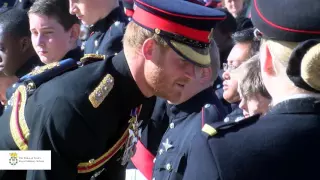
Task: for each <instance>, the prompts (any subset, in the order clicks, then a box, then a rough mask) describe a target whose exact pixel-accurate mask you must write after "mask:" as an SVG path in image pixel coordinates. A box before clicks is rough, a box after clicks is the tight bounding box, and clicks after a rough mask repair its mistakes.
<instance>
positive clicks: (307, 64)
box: [301, 43, 320, 91]
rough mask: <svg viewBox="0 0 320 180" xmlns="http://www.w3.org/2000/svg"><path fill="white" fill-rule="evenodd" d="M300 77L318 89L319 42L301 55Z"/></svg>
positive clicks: (319, 69)
mask: <svg viewBox="0 0 320 180" xmlns="http://www.w3.org/2000/svg"><path fill="white" fill-rule="evenodd" d="M301 77H302V79H303V80H304V81H305V82H306V83H307V84H308V85H309V86H311V87H312V88H314V89H316V90H318V91H320V78H319V77H320V43H318V44H316V45H315V46H313V47H312V48H310V49H309V51H308V52H307V53H306V54H305V55H304V56H303V59H302V62H301Z"/></svg>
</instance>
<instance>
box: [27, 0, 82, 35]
mask: <svg viewBox="0 0 320 180" xmlns="http://www.w3.org/2000/svg"><path fill="white" fill-rule="evenodd" d="M28 13H29V14H40V15H45V16H48V17H51V18H55V19H56V20H57V21H58V22H59V23H60V24H61V25H62V26H63V28H64V29H65V30H66V31H67V30H69V29H70V28H71V27H72V26H73V25H74V24H78V23H79V20H78V19H77V17H76V16H74V15H71V14H69V3H68V1H67V0H37V1H35V2H34V3H33V5H32V6H31V7H30V10H29V12H28Z"/></svg>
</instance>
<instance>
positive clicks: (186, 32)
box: [132, 6, 210, 43]
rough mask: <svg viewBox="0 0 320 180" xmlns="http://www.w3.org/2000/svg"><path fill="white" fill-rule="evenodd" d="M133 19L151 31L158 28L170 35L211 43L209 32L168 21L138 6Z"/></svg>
mask: <svg viewBox="0 0 320 180" xmlns="http://www.w3.org/2000/svg"><path fill="white" fill-rule="evenodd" d="M132 18H133V20H135V21H136V22H137V23H139V24H141V25H143V26H146V27H148V28H151V29H156V28H158V29H160V30H163V31H166V32H169V33H174V34H179V35H181V36H184V37H186V38H189V39H192V40H196V41H200V42H203V43H209V38H208V37H209V34H210V32H209V31H202V30H197V29H193V28H190V27H186V26H183V25H181V24H178V23H175V22H172V21H169V20H167V19H163V18H161V17H159V16H155V15H153V14H151V13H149V12H147V11H145V10H143V9H141V8H139V7H138V6H137V8H136V9H135V11H134V14H133V17H132Z"/></svg>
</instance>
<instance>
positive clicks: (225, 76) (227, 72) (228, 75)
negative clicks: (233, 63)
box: [222, 71, 230, 80]
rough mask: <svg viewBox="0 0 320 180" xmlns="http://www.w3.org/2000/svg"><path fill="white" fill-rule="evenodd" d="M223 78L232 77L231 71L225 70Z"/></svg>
mask: <svg viewBox="0 0 320 180" xmlns="http://www.w3.org/2000/svg"><path fill="white" fill-rule="evenodd" d="M222 78H223V80H229V79H230V72H229V71H225V72H224V73H223V74H222Z"/></svg>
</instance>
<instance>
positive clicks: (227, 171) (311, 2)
mask: <svg viewBox="0 0 320 180" xmlns="http://www.w3.org/2000/svg"><path fill="white" fill-rule="evenodd" d="M275 5H276V6H275ZM296 7H299V9H298V10H297V11H293V9H296ZM319 11H320V1H318V0H306V1H304V2H303V3H301V1H299V0H291V1H277V0H270V1H265V0H254V1H253V8H252V12H251V15H252V21H253V24H254V26H255V27H257V28H258V30H259V31H260V32H257V33H256V34H257V35H258V37H260V38H262V44H261V48H260V62H261V65H260V66H261V73H262V80H263V82H264V84H265V86H266V88H267V90H268V92H269V93H270V95H271V97H272V99H273V106H272V107H271V109H270V110H269V112H267V113H266V114H265V115H264V116H261V117H259V116H254V117H251V118H249V119H245V120H243V121H240V122H238V123H234V122H233V123H222V122H221V123H212V124H208V125H207V129H206V130H204V132H203V134H202V135H199V136H197V137H196V138H195V139H194V140H193V141H192V143H193V144H196V145H195V146H194V148H192V149H191V151H190V156H189V159H188V162H190V163H191V164H192V166H190V168H187V170H186V174H185V176H184V180H196V179H201V180H218V179H224V180H235V179H236V180H248V179H259V180H270V179H273V180H280V179H291V180H298V179H320V175H319V172H318V171H319V170H318V166H317V165H316V164H318V163H319V161H320V154H319V151H320V142H319V138H320V121H319V120H320V103H319V102H320V101H319V100H320V81H319V62H320V61H319V57H320V55H319V49H320V41H319V38H320V33H319V32H320V31H319V29H320V17H319V15H318V13H319Z"/></svg>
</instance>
